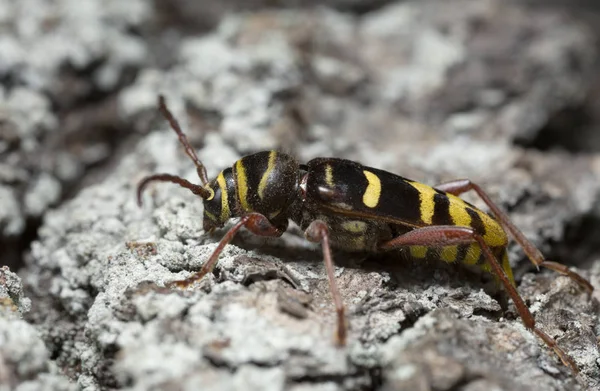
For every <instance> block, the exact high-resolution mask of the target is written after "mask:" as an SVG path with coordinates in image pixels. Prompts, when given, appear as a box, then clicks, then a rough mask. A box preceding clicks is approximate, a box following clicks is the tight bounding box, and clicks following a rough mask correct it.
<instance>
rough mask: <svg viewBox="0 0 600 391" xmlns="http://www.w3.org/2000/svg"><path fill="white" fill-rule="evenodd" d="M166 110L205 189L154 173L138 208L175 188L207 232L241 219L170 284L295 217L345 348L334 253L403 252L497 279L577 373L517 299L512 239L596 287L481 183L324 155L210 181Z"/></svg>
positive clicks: (259, 158) (272, 161) (268, 163)
mask: <svg viewBox="0 0 600 391" xmlns="http://www.w3.org/2000/svg"><path fill="white" fill-rule="evenodd" d="M159 110H160V111H161V113H162V114H163V115H164V117H165V118H166V119H167V121H168V122H169V124H170V126H171V128H172V129H173V130H174V131H175V132H176V133H177V136H178V137H179V141H180V142H181V144H182V145H183V147H184V148H185V152H186V154H187V155H188V156H189V157H190V158H191V159H192V161H193V162H194V164H195V166H196V171H197V173H198V176H199V178H200V181H201V182H202V184H201V185H196V184H193V183H191V182H189V181H187V180H185V179H183V178H181V177H178V176H174V175H169V174H156V175H151V176H148V177H146V178H144V179H143V180H142V181H141V182H140V183H139V185H138V188H137V200H138V204H140V206H141V204H142V193H143V191H144V189H145V188H146V186H147V185H148V184H149V183H150V182H154V181H163V182H172V183H176V184H178V185H180V186H182V187H184V188H186V189H188V190H191V191H192V192H193V193H194V194H196V195H198V196H200V197H201V198H202V199H203V202H204V215H203V219H204V221H203V226H204V230H205V231H207V232H210V231H212V230H214V229H215V228H219V227H223V226H224V224H225V223H226V222H227V221H229V220H230V219H232V218H236V217H237V218H239V221H238V222H237V223H235V224H234V225H233V227H231V228H230V229H229V231H228V232H227V233H226V234H225V235H224V237H223V238H222V239H221V241H220V242H219V244H218V246H217V248H216V249H215V250H214V252H213V253H212V255H211V256H210V257H209V259H208V260H207V261H206V262H205V263H204V264H203V266H202V268H201V270H200V271H198V272H197V273H195V274H193V275H192V276H191V277H189V278H187V279H185V280H181V281H174V282H172V283H170V284H169V285H168V287H170V288H173V287H180V288H185V287H188V286H190V285H191V284H192V283H194V282H195V281H198V280H200V279H201V278H202V277H204V276H205V275H206V274H207V273H209V272H210V271H211V270H212V269H213V268H214V267H215V265H216V263H217V259H218V257H219V254H220V253H221V251H222V250H223V248H224V247H225V246H226V245H227V244H228V243H229V242H230V241H231V240H232V239H233V237H234V236H235V234H236V233H237V232H238V231H239V230H240V229H241V228H242V227H245V228H246V229H247V230H249V231H250V232H252V233H253V234H255V235H259V236H269V237H279V236H281V235H282V234H283V232H284V231H285V230H286V229H287V227H288V222H289V220H292V221H293V222H295V223H296V224H297V225H298V226H300V227H301V228H302V230H304V232H305V236H306V239H308V240H309V241H311V242H316V243H320V244H321V247H322V250H323V259H324V262H325V268H326V271H327V277H328V280H329V287H330V290H331V294H332V296H333V302H334V304H335V308H336V312H337V329H336V340H337V343H338V344H340V345H344V344H345V341H346V322H345V315H344V304H343V302H342V298H341V296H340V293H339V291H338V288H337V285H336V281H335V277H334V264H333V259H332V257H331V248H332V247H335V248H339V249H341V250H346V251H370V252H381V251H388V250H393V249H400V248H402V249H405V251H407V252H408V253H410V255H411V256H412V257H413V258H417V259H441V260H443V261H445V262H450V263H463V264H468V265H475V266H478V267H479V268H481V269H482V270H484V271H486V272H489V273H492V274H493V275H494V276H495V277H496V279H497V280H498V281H500V282H501V283H502V285H503V286H504V288H505V290H506V292H507V293H508V294H509V296H510V297H511V299H512V301H513V302H514V304H515V306H516V309H517V311H518V314H519V316H520V317H521V319H522V321H523V323H524V324H525V326H526V327H527V328H528V329H529V330H531V331H533V332H534V333H535V334H536V335H538V336H539V337H540V338H541V339H542V340H543V341H544V342H545V343H546V345H548V347H550V348H551V349H553V350H554V351H555V352H556V354H557V355H558V356H559V357H560V359H561V360H562V362H563V363H564V364H565V365H566V366H567V367H569V368H570V369H571V370H573V371H574V372H578V369H577V365H576V364H575V362H574V361H573V359H572V358H571V357H570V356H569V355H568V354H567V353H566V352H564V351H563V350H562V349H561V348H560V347H559V346H558V345H557V343H556V341H555V340H554V338H552V337H551V336H549V335H548V334H546V333H545V332H544V331H542V330H541V329H539V328H538V327H537V326H536V323H535V320H534V317H533V316H532V314H531V312H530V311H529V309H528V308H527V306H526V305H525V303H524V301H523V299H522V298H521V296H520V294H519V293H518V291H517V289H516V286H515V281H514V278H513V273H512V269H511V266H510V264H509V261H508V255H507V244H508V236H507V233H509V234H510V235H511V236H512V237H513V238H514V240H515V241H516V242H518V244H519V245H520V246H521V247H522V248H523V250H524V251H525V254H526V255H527V257H528V258H529V259H530V260H531V262H533V264H534V265H536V266H537V267H538V268H539V267H540V266H541V267H546V268H549V269H552V270H554V271H556V272H558V273H560V274H563V275H566V276H568V277H570V278H571V279H573V280H574V281H576V282H577V283H578V284H579V285H581V286H582V287H584V288H585V289H586V290H587V291H588V292H591V291H592V290H593V287H592V285H591V284H590V283H589V282H588V281H587V280H585V279H584V278H583V277H581V276H580V275H579V274H577V273H575V272H573V271H571V270H569V269H568V268H567V267H566V266H565V265H562V264H560V263H557V262H550V261H547V260H545V259H544V257H543V255H542V254H541V252H540V251H539V250H538V249H537V248H536V246H535V245H534V244H533V243H532V242H530V241H529V240H528V239H527V238H526V237H525V236H524V235H523V233H521V231H519V229H518V228H517V227H516V226H515V225H514V224H513V223H512V222H511V221H510V219H509V218H508V216H507V215H506V213H504V212H503V211H502V210H500V208H498V206H497V205H496V204H494V202H493V201H492V200H491V199H490V198H489V196H488V195H487V194H486V193H485V192H484V191H483V190H482V189H481V187H479V186H478V185H477V184H475V183H473V182H471V181H470V180H468V179H462V180H456V181H451V182H447V183H443V184H441V185H437V186H434V187H431V186H427V185H424V184H422V183H419V182H415V181H412V180H409V179H406V178H403V177H401V176H398V175H395V174H391V173H389V172H386V171H382V170H378V169H376V168H371V167H366V166H363V165H361V164H360V163H357V162H354V161H351V160H344V159H336V158H316V159H313V160H311V161H309V162H308V163H306V164H300V163H298V162H297V161H296V160H295V159H294V158H293V157H291V156H289V155H287V154H285V153H282V152H277V151H264V152H258V153H255V154H252V155H248V156H245V157H243V158H241V159H240V160H238V161H237V162H235V163H234V164H233V166H232V167H229V168H226V169H224V170H223V171H221V172H220V173H219V174H218V175H217V177H216V178H215V179H213V180H211V181H209V179H208V177H207V174H206V169H205V167H204V165H203V164H202V162H201V161H200V160H199V159H198V157H197V155H196V153H195V151H194V149H193V148H192V147H191V145H190V144H189V142H188V141H187V138H186V136H185V134H184V133H183V131H182V130H181V128H180V126H179V124H178V123H177V120H176V119H175V118H174V116H173V115H172V114H171V112H170V111H169V109H168V108H167V106H166V104H165V100H164V98H163V97H162V96H159ZM467 191H474V192H475V193H476V194H477V195H478V196H479V197H480V198H481V199H482V200H483V201H484V202H485V204H486V205H487V206H488V207H489V209H490V210H491V214H487V213H485V212H483V211H482V210H480V209H478V208H477V207H475V206H473V205H471V204H470V203H468V202H466V201H464V200H462V199H461V198H459V197H458V196H459V195H460V194H462V193H465V192H467Z"/></svg>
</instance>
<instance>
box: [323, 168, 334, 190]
mask: <svg viewBox="0 0 600 391" xmlns="http://www.w3.org/2000/svg"><path fill="white" fill-rule="evenodd" d="M325 183H327V186H329V187H333V167H331V164H327V165H325Z"/></svg>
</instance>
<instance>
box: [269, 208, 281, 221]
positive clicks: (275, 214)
mask: <svg viewBox="0 0 600 391" xmlns="http://www.w3.org/2000/svg"><path fill="white" fill-rule="evenodd" d="M279 213H281V209H278V210H276V211H275V212H273V213H270V214H269V218H270V219H274V218H275V217H277V216H278V215H279Z"/></svg>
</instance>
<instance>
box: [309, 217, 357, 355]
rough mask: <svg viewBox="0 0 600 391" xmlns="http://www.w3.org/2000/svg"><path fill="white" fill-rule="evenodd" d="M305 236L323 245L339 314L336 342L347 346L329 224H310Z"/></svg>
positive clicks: (317, 222) (321, 222) (331, 287)
mask: <svg viewBox="0 0 600 391" xmlns="http://www.w3.org/2000/svg"><path fill="white" fill-rule="evenodd" d="M304 234H305V236H306V239H307V240H309V241H311V242H315V243H319V242H320V243H321V248H322V249H323V261H324V262H325V269H326V270H327V279H328V280H329V290H330V291H331V296H333V303H334V305H335V311H336V313H337V333H336V342H337V344H338V345H340V346H342V345H345V344H346V334H347V329H346V317H345V315H344V312H345V310H344V303H343V301H342V296H341V295H340V291H339V290H338V286H337V283H336V282H335V270H334V266H333V259H332V257H331V247H330V246H329V229H328V228H327V224H325V222H323V221H321V220H315V221H313V222H312V223H310V225H309V226H308V228H307V229H306V231H305V232H304Z"/></svg>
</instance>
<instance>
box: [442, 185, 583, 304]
mask: <svg viewBox="0 0 600 391" xmlns="http://www.w3.org/2000/svg"><path fill="white" fill-rule="evenodd" d="M435 188H436V189H438V190H441V191H445V192H446V193H450V194H453V195H455V196H458V195H460V194H462V193H465V192H467V191H469V190H473V191H475V192H476V193H477V195H478V196H479V198H481V199H482V200H483V202H485V204H486V205H487V206H488V207H489V208H490V210H491V211H492V213H493V214H494V216H495V217H496V219H497V220H498V222H499V223H500V225H501V226H502V228H504V229H505V230H506V231H508V232H510V234H511V235H512V237H513V238H514V239H515V240H516V241H517V243H519V245H521V247H522V248H523V251H525V254H526V255H527V258H529V260H530V261H531V262H532V263H533V264H534V265H536V266H537V267H538V268H539V267H540V266H541V267H545V268H548V269H551V270H554V271H556V272H558V273H560V274H562V275H565V276H568V277H570V278H571V279H572V280H573V281H575V282H576V283H577V284H579V285H580V286H582V287H583V288H584V289H585V290H587V291H588V292H589V293H591V292H592V291H593V290H594V287H593V286H592V284H590V283H589V282H588V281H587V280H586V279H585V278H583V277H582V276H581V275H579V274H577V273H576V272H573V271H571V270H569V269H568V268H567V266H565V265H562V264H560V263H557V262H550V261H547V260H546V259H545V258H544V256H543V255H542V253H541V252H540V250H538V248H537V247H536V246H535V245H534V244H533V243H532V242H531V241H530V240H529V239H527V237H526V236H525V235H524V234H523V233H522V232H521V231H520V230H519V229H518V228H517V227H516V226H515V225H514V224H513V223H512V222H511V221H510V219H509V217H508V215H507V214H506V213H505V212H503V211H502V210H501V209H500V208H499V207H498V205H496V204H495V203H494V201H492V199H491V198H490V197H489V196H488V195H487V193H486V192H485V191H483V189H482V188H481V187H480V186H479V185H477V184H476V183H473V182H471V181H470V180H469V179H458V180H455V181H451V182H446V183H442V184H440V185H437V186H435Z"/></svg>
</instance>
